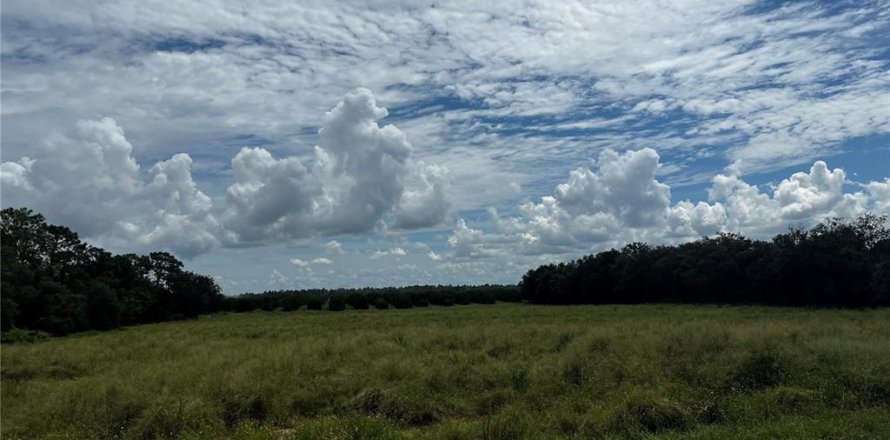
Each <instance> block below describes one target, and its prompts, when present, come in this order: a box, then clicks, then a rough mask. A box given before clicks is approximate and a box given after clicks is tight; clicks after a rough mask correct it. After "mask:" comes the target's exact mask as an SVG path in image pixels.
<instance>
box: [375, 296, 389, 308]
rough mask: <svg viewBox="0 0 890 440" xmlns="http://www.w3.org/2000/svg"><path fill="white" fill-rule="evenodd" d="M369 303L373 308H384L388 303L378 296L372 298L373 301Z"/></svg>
mask: <svg viewBox="0 0 890 440" xmlns="http://www.w3.org/2000/svg"><path fill="white" fill-rule="evenodd" d="M371 305H373V306H374V308H375V309H378V310H386V309H388V308H389V303H388V302H386V300H385V299H383V298H381V297H379V296H378V297H377V298H374V300H373V301H371Z"/></svg>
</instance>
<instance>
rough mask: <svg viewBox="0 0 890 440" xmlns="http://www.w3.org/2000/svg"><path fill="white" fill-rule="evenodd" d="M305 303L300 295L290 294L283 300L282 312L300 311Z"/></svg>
mask: <svg viewBox="0 0 890 440" xmlns="http://www.w3.org/2000/svg"><path fill="white" fill-rule="evenodd" d="M304 302H305V301H304V300H303V298H301V297H300V296H299V295H295V294H290V295H288V296H285V297H284V298H282V299H281V310H284V311H285V312H293V311H297V310H300V307H303V303H304Z"/></svg>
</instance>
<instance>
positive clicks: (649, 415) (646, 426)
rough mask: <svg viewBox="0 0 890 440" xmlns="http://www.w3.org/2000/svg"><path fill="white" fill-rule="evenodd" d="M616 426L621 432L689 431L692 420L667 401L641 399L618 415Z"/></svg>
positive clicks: (685, 412) (678, 406) (677, 406)
mask: <svg viewBox="0 0 890 440" xmlns="http://www.w3.org/2000/svg"><path fill="white" fill-rule="evenodd" d="M615 425H616V428H617V430H619V431H620V430H624V431H629V432H638V431H640V430H644V431H648V432H653V433H658V432H665V431H673V430H683V429H687V428H688V427H689V426H691V425H692V419H691V417H690V416H689V414H688V413H687V411H686V410H684V409H683V408H682V407H680V405H678V404H676V403H674V402H671V401H669V400H667V399H641V400H634V401H631V402H629V403H628V404H627V406H626V407H625V408H624V410H623V411H621V412H619V413H618V415H617V417H616V419H615Z"/></svg>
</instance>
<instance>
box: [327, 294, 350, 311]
mask: <svg viewBox="0 0 890 440" xmlns="http://www.w3.org/2000/svg"><path fill="white" fill-rule="evenodd" d="M345 309H346V298H344V297H343V296H340V295H334V296H332V297H330V298H329V299H328V310H330V311H332V312H339V311H341V310H345Z"/></svg>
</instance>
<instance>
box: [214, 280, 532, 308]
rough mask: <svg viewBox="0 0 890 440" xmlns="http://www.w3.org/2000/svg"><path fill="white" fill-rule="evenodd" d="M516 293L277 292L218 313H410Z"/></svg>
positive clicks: (236, 300) (437, 289) (235, 301)
mask: <svg viewBox="0 0 890 440" xmlns="http://www.w3.org/2000/svg"><path fill="white" fill-rule="evenodd" d="M519 300H520V298H519V292H518V291H517V289H516V286H515V285H507V286H503V285H489V284H486V285H482V286H441V285H440V286H411V287H384V288H371V287H366V288H362V289H334V290H326V289H318V290H280V291H267V292H263V293H246V294H243V295H239V296H234V297H227V298H225V299H224V300H223V304H222V309H223V310H228V311H233V312H249V311H252V310H267V311H271V310H283V311H293V310H299V309H300V308H302V307H304V306H305V308H306V309H307V310H322V309H327V310H332V311H340V310H344V309H346V307H350V308H352V309H356V310H363V309H369V308H376V309H388V308H390V307H392V308H395V309H410V308H412V307H427V306H430V305H434V306H453V305H455V304H460V305H465V304H494V303H495V301H514V302H518V301H519Z"/></svg>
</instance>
